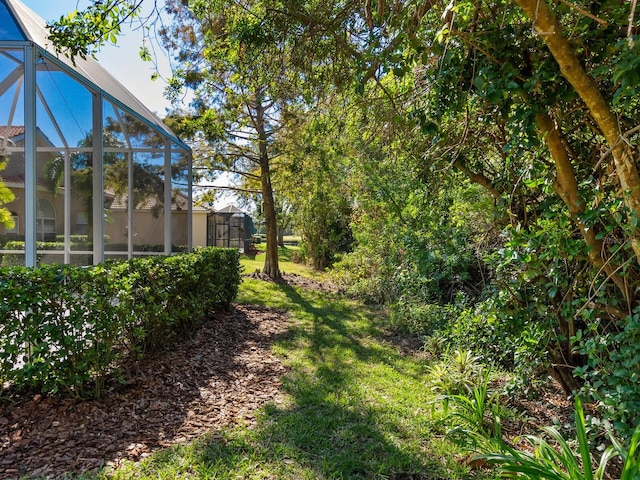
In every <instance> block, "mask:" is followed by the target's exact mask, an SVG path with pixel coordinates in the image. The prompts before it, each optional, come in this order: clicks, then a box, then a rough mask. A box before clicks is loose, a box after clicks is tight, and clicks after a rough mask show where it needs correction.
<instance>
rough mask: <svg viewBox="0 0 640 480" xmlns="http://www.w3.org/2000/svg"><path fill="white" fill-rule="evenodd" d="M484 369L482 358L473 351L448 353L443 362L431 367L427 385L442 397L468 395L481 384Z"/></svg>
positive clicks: (458, 350)
mask: <svg viewBox="0 0 640 480" xmlns="http://www.w3.org/2000/svg"><path fill="white" fill-rule="evenodd" d="M482 370H483V368H482V364H481V363H480V357H478V356H476V355H474V354H473V352H471V350H463V349H457V350H454V351H451V352H447V353H446V354H445V355H444V359H443V360H442V361H439V362H436V363H434V364H433V365H431V366H430V367H429V370H428V372H427V385H428V386H429V387H430V389H431V391H433V392H434V393H436V394H440V395H456V394H463V393H467V392H469V391H471V390H473V388H475V387H476V386H477V385H478V384H480V382H481V378H482V376H483V371H482Z"/></svg>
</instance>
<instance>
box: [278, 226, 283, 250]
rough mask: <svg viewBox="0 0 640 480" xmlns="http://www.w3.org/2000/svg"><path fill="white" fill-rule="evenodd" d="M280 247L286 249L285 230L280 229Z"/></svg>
mask: <svg viewBox="0 0 640 480" xmlns="http://www.w3.org/2000/svg"><path fill="white" fill-rule="evenodd" d="M278 245H279V246H280V247H282V248H284V228H278Z"/></svg>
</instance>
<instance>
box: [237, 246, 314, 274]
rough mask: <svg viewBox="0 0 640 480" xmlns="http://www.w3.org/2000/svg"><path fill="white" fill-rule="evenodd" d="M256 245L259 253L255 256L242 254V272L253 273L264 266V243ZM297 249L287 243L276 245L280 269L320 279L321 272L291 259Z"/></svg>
mask: <svg viewBox="0 0 640 480" xmlns="http://www.w3.org/2000/svg"><path fill="white" fill-rule="evenodd" d="M257 247H258V251H259V252H260V253H258V255H256V256H255V257H253V256H247V255H243V256H242V260H241V263H242V267H243V268H244V273H253V272H255V271H256V270H258V271H262V268H263V267H264V257H265V253H264V251H265V248H266V244H264V243H259V244H258V245H257ZM298 250H299V247H297V246H293V245H287V246H285V247H284V248H282V247H278V265H279V266H280V270H281V271H282V272H284V273H294V274H296V275H302V276H305V277H309V278H314V279H316V280H320V279H322V277H323V275H324V273H323V272H318V271H315V270H313V269H311V268H309V267H307V266H306V265H303V264H300V263H293V262H292V261H291V255H293V253H294V252H296V251H298Z"/></svg>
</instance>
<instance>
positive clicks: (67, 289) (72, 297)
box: [0, 248, 240, 397]
mask: <svg viewBox="0 0 640 480" xmlns="http://www.w3.org/2000/svg"><path fill="white" fill-rule="evenodd" d="M239 283H240V268H239V254H238V252H237V250H231V249H212V248H208V249H203V250H199V251H197V252H195V253H189V254H183V255H179V256H173V257H144V258H135V259H133V260H130V261H127V262H119V263H115V262H109V263H105V264H101V265H97V266H93V267H84V268H79V267H74V266H71V265H43V266H41V267H39V268H35V269H27V268H24V267H12V268H3V269H1V270H0V300H1V304H0V318H2V319H3V322H2V324H0V372H1V373H0V375H1V377H0V385H5V384H6V382H8V383H9V384H11V385H13V386H14V387H16V388H33V389H37V390H39V391H43V392H56V391H59V390H65V391H67V392H68V393H70V394H72V395H74V396H79V397H87V396H99V395H100V393H101V391H102V390H103V387H104V382H105V381H106V380H107V379H108V378H109V377H113V376H122V361H123V360H124V359H125V358H126V357H129V356H132V355H133V356H140V355H143V354H144V353H146V352H149V351H151V350H153V349H157V348H159V347H161V346H164V345H167V344H168V343H170V342H171V341H173V340H174V339H175V338H176V337H177V336H179V335H183V334H186V333H188V332H189V331H190V330H192V329H193V328H194V327H196V326H198V325H199V324H200V323H201V322H202V321H203V320H204V319H205V318H206V316H207V314H209V313H210V312H212V311H213V310H214V309H217V308H225V307H227V306H228V305H229V304H230V303H231V302H232V301H233V299H234V298H235V296H236V294H237V291H238V286H239Z"/></svg>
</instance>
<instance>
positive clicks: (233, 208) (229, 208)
mask: <svg viewBox="0 0 640 480" xmlns="http://www.w3.org/2000/svg"><path fill="white" fill-rule="evenodd" d="M214 213H221V214H223V215H224V214H225V213H226V214H232V215H233V214H236V213H244V212H243V211H242V210H240V209H239V208H238V207H236V206H235V205H227V206H226V207H223V208H221V209H220V210H215V211H214Z"/></svg>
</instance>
